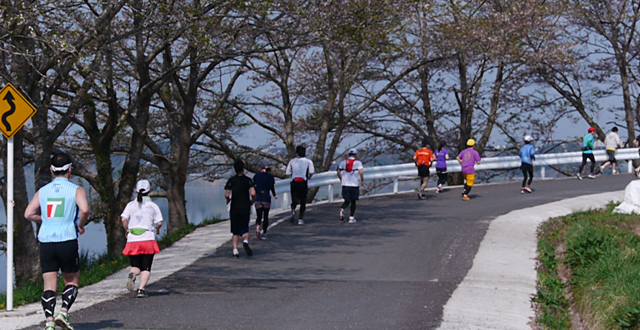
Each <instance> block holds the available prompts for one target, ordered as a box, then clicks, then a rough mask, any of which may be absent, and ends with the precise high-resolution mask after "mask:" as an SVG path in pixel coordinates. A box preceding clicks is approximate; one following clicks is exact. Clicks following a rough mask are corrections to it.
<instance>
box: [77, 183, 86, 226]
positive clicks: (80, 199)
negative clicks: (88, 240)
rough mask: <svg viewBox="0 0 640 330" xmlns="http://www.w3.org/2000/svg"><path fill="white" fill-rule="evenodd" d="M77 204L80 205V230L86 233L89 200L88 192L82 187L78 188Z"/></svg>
mask: <svg viewBox="0 0 640 330" xmlns="http://www.w3.org/2000/svg"><path fill="white" fill-rule="evenodd" d="M76 204H77V205H78V232H79V233H80V235H82V234H84V225H86V224H87V221H88V220H89V202H87V192H86V191H85V190H84V188H82V187H78V189H76Z"/></svg>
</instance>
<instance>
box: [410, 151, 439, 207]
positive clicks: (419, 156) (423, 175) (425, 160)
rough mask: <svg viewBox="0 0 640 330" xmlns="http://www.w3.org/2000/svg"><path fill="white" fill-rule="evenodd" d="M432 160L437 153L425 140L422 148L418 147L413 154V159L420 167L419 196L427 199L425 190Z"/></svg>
mask: <svg viewBox="0 0 640 330" xmlns="http://www.w3.org/2000/svg"><path fill="white" fill-rule="evenodd" d="M432 160H435V155H434V154H433V151H431V149H429V143H428V142H427V141H426V140H424V141H422V148H420V149H418V151H416V153H415V154H414V155H413V161H414V162H415V164H416V167H417V168H418V176H419V177H420V188H419V189H418V198H420V199H427V197H426V196H425V195H424V194H423V191H425V189H427V184H428V183H429V167H431V161H432Z"/></svg>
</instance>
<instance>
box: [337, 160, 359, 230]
mask: <svg viewBox="0 0 640 330" xmlns="http://www.w3.org/2000/svg"><path fill="white" fill-rule="evenodd" d="M357 153H358V152H357V150H356V149H350V150H349V158H347V159H346V160H343V161H342V162H341V163H340V165H339V166H338V178H339V179H340V182H341V183H342V198H344V203H342V206H341V207H340V218H339V219H340V221H344V210H345V209H346V208H347V206H349V204H351V209H350V211H351V216H349V223H356V218H355V217H354V216H355V214H356V201H357V200H358V199H360V185H361V184H364V170H363V169H364V167H363V166H362V162H361V161H359V160H357V159H356V155H357Z"/></svg>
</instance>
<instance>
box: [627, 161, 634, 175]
mask: <svg viewBox="0 0 640 330" xmlns="http://www.w3.org/2000/svg"><path fill="white" fill-rule="evenodd" d="M628 164H629V166H627V173H629V174H631V173H633V171H632V170H631V169H632V168H633V161H632V160H629V161H628Z"/></svg>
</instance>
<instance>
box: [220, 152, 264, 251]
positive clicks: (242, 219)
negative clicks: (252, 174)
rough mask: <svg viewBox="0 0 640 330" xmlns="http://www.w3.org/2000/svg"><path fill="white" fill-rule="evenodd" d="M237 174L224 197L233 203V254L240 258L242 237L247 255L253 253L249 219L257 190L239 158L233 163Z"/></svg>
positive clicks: (231, 214) (230, 212)
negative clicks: (250, 245) (239, 243)
mask: <svg viewBox="0 0 640 330" xmlns="http://www.w3.org/2000/svg"><path fill="white" fill-rule="evenodd" d="M233 169H234V170H235V172H236V175H235V176H233V177H232V178H230V179H229V181H227V184H225V186H224V190H225V193H224V198H225V199H226V200H227V204H229V203H231V209H230V210H229V222H230V223H231V234H233V237H232V240H231V242H232V244H233V256H234V257H235V258H239V257H240V254H239V253H238V241H239V240H240V237H242V241H243V243H242V247H244V250H245V252H246V253H247V256H249V257H250V256H252V255H253V250H251V248H250V247H249V219H250V218H251V205H252V204H253V202H254V201H255V200H256V190H255V188H254V184H253V180H251V179H250V178H249V177H247V176H246V175H244V162H243V161H241V160H237V161H236V162H235V163H233Z"/></svg>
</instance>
